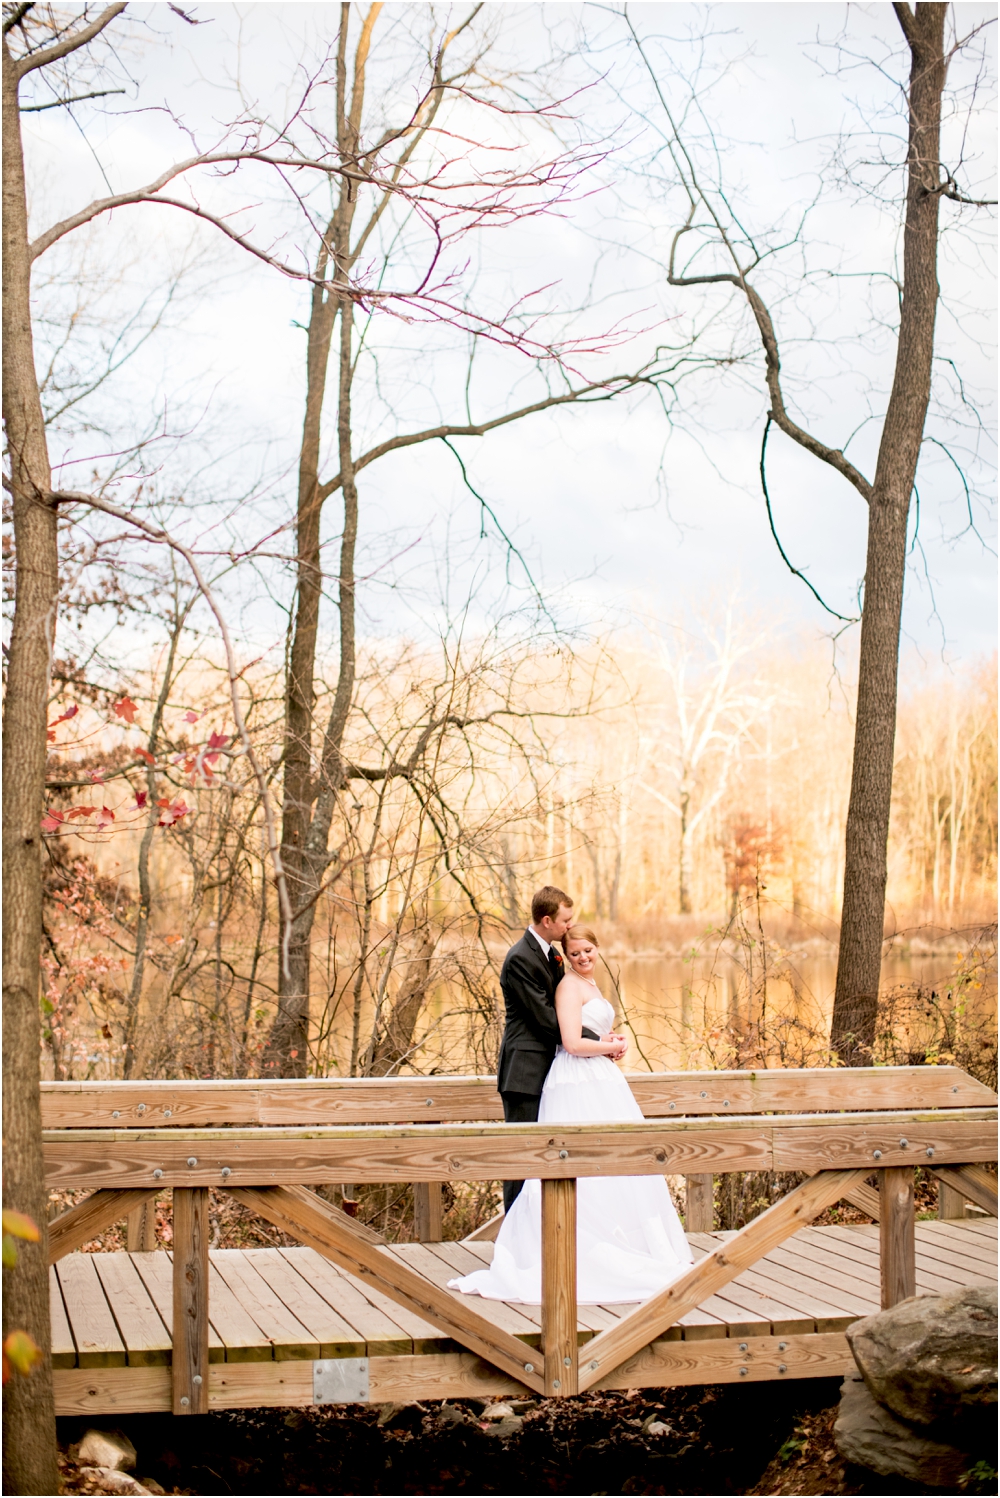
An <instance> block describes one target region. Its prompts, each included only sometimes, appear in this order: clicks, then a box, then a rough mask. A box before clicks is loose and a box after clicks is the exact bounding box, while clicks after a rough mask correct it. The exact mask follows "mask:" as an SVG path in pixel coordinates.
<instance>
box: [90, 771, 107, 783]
mask: <svg viewBox="0 0 1000 1498" xmlns="http://www.w3.org/2000/svg"><path fill="white" fill-rule="evenodd" d="M90 778H91V780H92V781H93V782H94V784H95V785H103V784H104V771H103V770H91V772H90Z"/></svg>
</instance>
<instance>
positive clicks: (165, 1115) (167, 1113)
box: [163, 1108, 174, 1118]
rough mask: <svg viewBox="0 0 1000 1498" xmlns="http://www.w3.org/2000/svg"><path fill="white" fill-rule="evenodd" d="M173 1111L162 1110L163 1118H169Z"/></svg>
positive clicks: (169, 1109) (168, 1109)
mask: <svg viewBox="0 0 1000 1498" xmlns="http://www.w3.org/2000/svg"><path fill="white" fill-rule="evenodd" d="M173 1111H174V1110H173V1109H172V1108H164V1110H163V1116H164V1118H169V1117H170V1116H171V1114H172V1113H173Z"/></svg>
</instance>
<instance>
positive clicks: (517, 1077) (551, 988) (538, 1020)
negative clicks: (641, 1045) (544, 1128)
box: [497, 884, 599, 1212]
mask: <svg viewBox="0 0 1000 1498" xmlns="http://www.w3.org/2000/svg"><path fill="white" fill-rule="evenodd" d="M572 924H573V901H572V900H571V899H570V897H569V895H567V894H566V893H565V892H564V891H563V890H561V889H556V888H555V886H554V885H552V884H546V885H545V886H544V887H543V888H542V889H540V890H538V891H537V893H536V894H535V895H534V896H533V898H532V901H531V925H530V926H529V927H528V929H527V931H526V932H525V933H524V935H523V936H522V937H521V939H520V941H517V942H515V943H514V945H513V946H512V947H511V949H510V951H509V952H508V953H507V956H506V957H505V958H504V964H503V967H502V968H501V970H500V989H501V992H502V993H503V999H504V1008H505V1010H506V1024H505V1026H504V1032H503V1040H502V1041H501V1042H500V1061H499V1063H498V1065H497V1091H498V1092H499V1094H500V1096H501V1098H502V1099H503V1116H504V1120H505V1121H506V1122H507V1123H537V1121H538V1104H539V1100H540V1098H541V1095H542V1088H543V1086H544V1085H545V1078H546V1077H547V1076H548V1071H549V1067H550V1066H551V1065H552V1059H553V1057H554V1056H555V1053H556V1046H557V1045H558V1043H559V1021H558V1020H557V1018H556V1006H555V993H556V985H557V984H558V982H559V979H560V978H561V977H562V975H563V958H562V953H561V952H559V951H558V950H557V949H556V948H555V946H553V943H554V942H557V941H559V940H560V939H561V938H562V937H563V936H565V934H566V932H567V931H568V930H569V928H570V926H572ZM583 1034H584V1036H586V1038H587V1039H588V1040H597V1039H599V1037H598V1036H597V1035H595V1033H594V1031H593V1030H588V1029H586V1028H585V1029H584V1030H583ZM523 1185H524V1182H523V1181H504V1183H503V1209H504V1211H505V1212H509V1211H510V1209H511V1205H512V1203H513V1202H514V1201H515V1199H516V1197H517V1196H518V1193H519V1192H520V1190H521V1187H522V1186H523Z"/></svg>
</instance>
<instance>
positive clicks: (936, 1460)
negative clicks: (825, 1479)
mask: <svg viewBox="0 0 1000 1498" xmlns="http://www.w3.org/2000/svg"><path fill="white" fill-rule="evenodd" d="M873 1319H874V1318H873ZM833 1436H834V1440H835V1441H836V1443H837V1450H838V1451H839V1452H840V1454H841V1456H842V1457H844V1459H845V1460H846V1461H849V1462H854V1463H855V1465H856V1466H859V1467H868V1468H869V1469H870V1470H871V1471H872V1472H878V1473H880V1475H881V1476H883V1477H905V1478H907V1479H908V1481H910V1482H914V1483H920V1484H923V1485H924V1486H926V1487H929V1488H948V1489H950V1491H952V1492H960V1491H961V1483H960V1478H961V1477H962V1475H963V1474H964V1473H965V1472H967V1471H968V1470H969V1466H970V1464H971V1458H970V1457H969V1456H968V1454H967V1453H966V1452H964V1451H959V1450H958V1449H957V1447H955V1446H946V1445H944V1444H943V1443H942V1442H940V1441H932V1440H930V1439H929V1438H928V1437H927V1436H925V1435H923V1434H922V1433H920V1432H918V1431H915V1430H914V1429H913V1427H912V1426H911V1425H907V1424H906V1422H905V1421H903V1420H898V1419H897V1418H896V1416H895V1415H894V1414H892V1412H891V1411H890V1410H887V1409H885V1408H884V1406H883V1405H881V1404H879V1403H878V1401H877V1400H876V1399H874V1398H873V1396H872V1393H871V1390H870V1389H869V1388H868V1386H867V1384H866V1383H865V1382H864V1380H863V1379H862V1378H861V1376H860V1375H859V1374H852V1375H850V1376H849V1377H848V1378H846V1379H845V1380H844V1382H843V1384H842V1386H841V1390H840V1410H839V1412H838V1415H837V1423H836V1424H835V1425H834V1427H833Z"/></svg>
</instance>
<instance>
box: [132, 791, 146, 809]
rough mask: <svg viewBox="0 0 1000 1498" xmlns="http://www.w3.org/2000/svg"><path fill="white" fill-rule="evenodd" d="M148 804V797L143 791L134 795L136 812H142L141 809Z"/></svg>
mask: <svg viewBox="0 0 1000 1498" xmlns="http://www.w3.org/2000/svg"><path fill="white" fill-rule="evenodd" d="M148 804H149V796H148V794H147V793H146V792H145V791H136V793H135V805H136V810H137V811H142V809H143V807H145V806H147V805H148Z"/></svg>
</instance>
